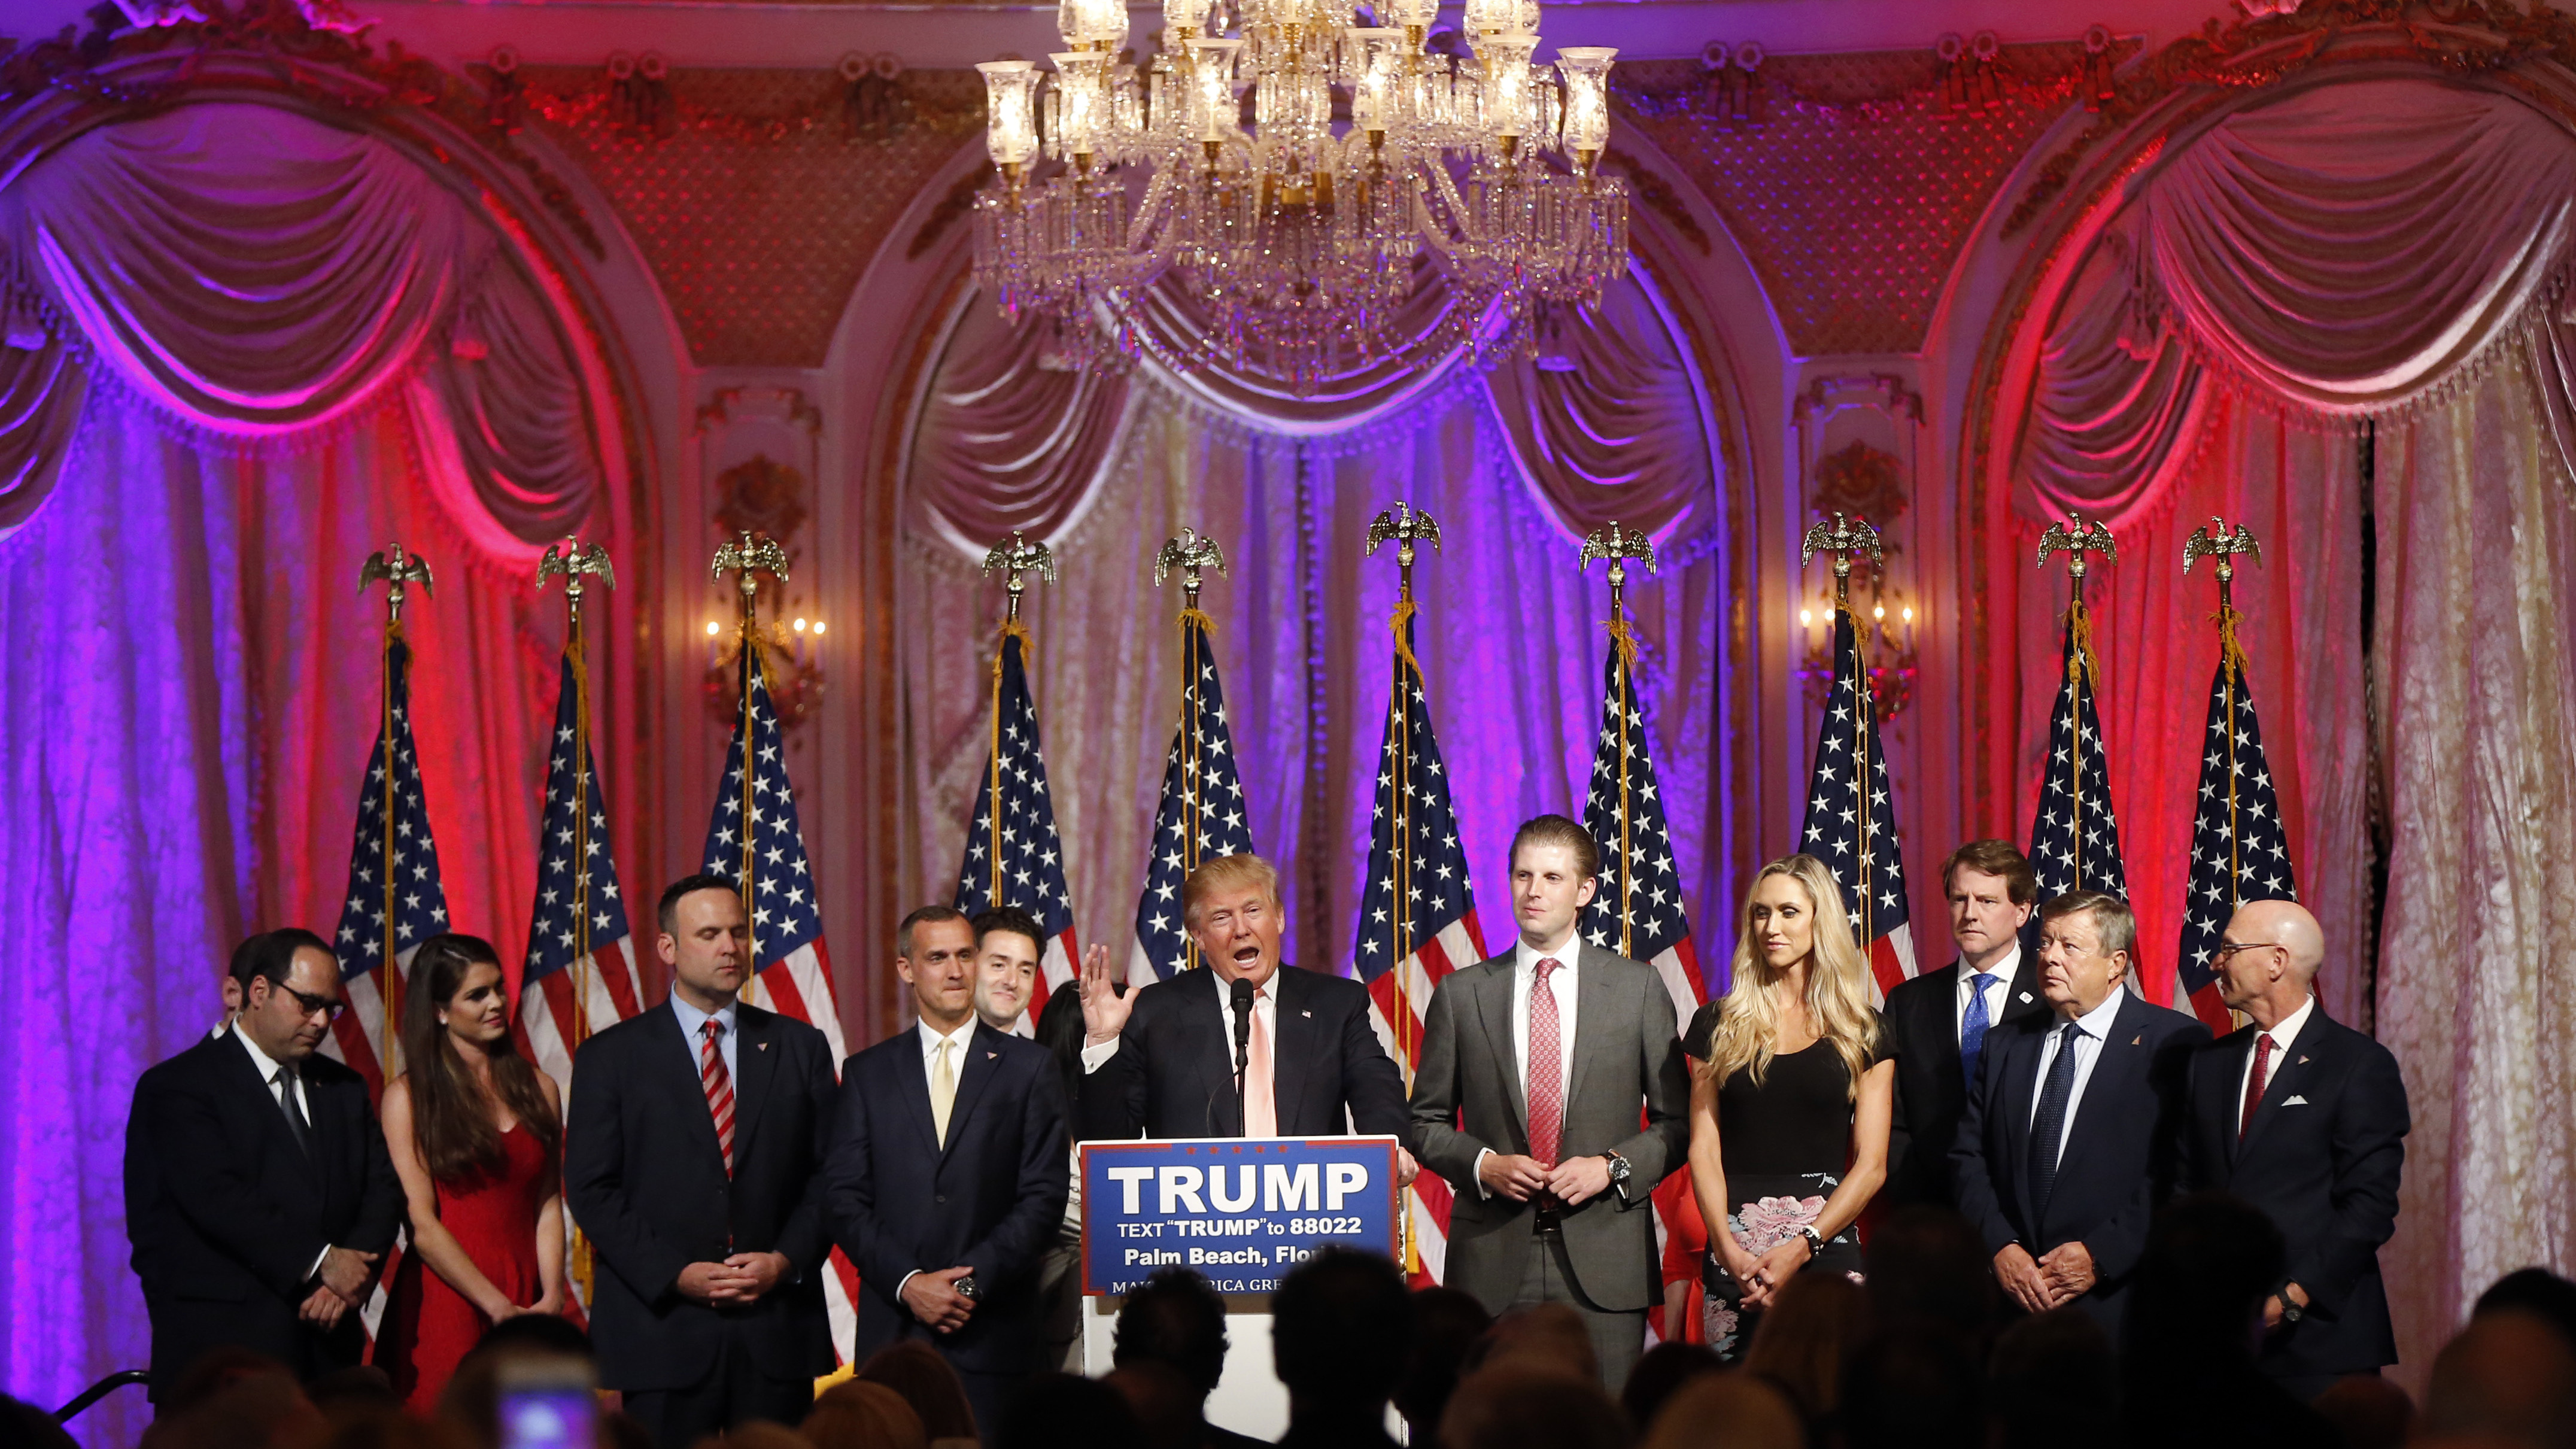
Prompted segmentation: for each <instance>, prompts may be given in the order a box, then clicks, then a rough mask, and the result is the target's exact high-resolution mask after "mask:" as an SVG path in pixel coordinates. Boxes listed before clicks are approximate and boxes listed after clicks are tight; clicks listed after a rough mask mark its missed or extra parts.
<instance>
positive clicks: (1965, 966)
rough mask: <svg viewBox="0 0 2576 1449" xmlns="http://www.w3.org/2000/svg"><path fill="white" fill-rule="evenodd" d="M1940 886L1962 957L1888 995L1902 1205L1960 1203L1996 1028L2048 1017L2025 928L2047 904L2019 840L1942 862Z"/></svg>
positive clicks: (1893, 1171)
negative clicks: (1957, 1161) (1969, 1119)
mask: <svg viewBox="0 0 2576 1449" xmlns="http://www.w3.org/2000/svg"><path fill="white" fill-rule="evenodd" d="M1941 892H1942V894H1943V895H1944V896H1945V897H1947V898H1948V900H1949V903H1950V939H1951V941H1952V942H1953V943H1954V944H1955V945H1957V947H1958V948H1959V959H1958V960H1957V961H1955V962H1953V963H1951V964H1950V965H1947V966H1944V967H1942V968H1941V969H1939V970H1937V971H1926V972H1924V973H1923V974H1922V975H1920V976H1917V977H1915V978H1914V979H1913V980H1911V981H1907V982H1904V983H1902V984H1900V985H1899V986H1898V987H1897V988H1896V989H1895V990H1893V991H1891V992H1889V993H1887V1008H1886V1010H1885V1012H1884V1013H1883V1014H1882V1015H1883V1018H1884V1020H1885V1022H1886V1025H1887V1035H1888V1040H1889V1043H1890V1044H1891V1045H1893V1046H1894V1047H1895V1049H1896V1053H1895V1054H1896V1115H1895V1120H1894V1122H1893V1123H1891V1124H1890V1128H1889V1131H1888V1142H1887V1163H1888V1169H1887V1196H1888V1201H1889V1202H1890V1203H1891V1204H1892V1205H1894V1206H1898V1207H1906V1206H1910V1205H1913V1204H1916V1203H1938V1204H1939V1205H1941V1206H1942V1207H1952V1206H1955V1205H1956V1203H1957V1199H1956V1197H1955V1195H1954V1194H1953V1193H1952V1192H1951V1190H1950V1147H1951V1144H1952V1143H1953V1142H1954V1141H1956V1140H1957V1138H1958V1135H1959V1117H1960V1115H1961V1114H1962V1113H1964V1112H1965V1111H1966V1110H1967V1107H1968V1091H1969V1089H1970V1088H1971V1087H1973V1086H1975V1085H1976V1081H1977V1066H1978V1063H1979V1062H1980V1061H1981V1060H1983V1058H1984V1055H1985V1044H1986V1037H1987V1034H1988V1033H1990V1032H1993V1031H1994V1030H1996V1029H1997V1028H2011V1027H2017V1026H2019V1025H2021V1024H2022V1023H2023V1022H2026V1021H2029V1020H2031V1019H2032V1018H2034V1017H2041V1016H2046V1015H2047V1014H2048V1002H2047V1000H2046V998H2044V997H2042V996H2041V995H2040V994H2039V987H2038V985H2037V984H2036V983H2035V982H2033V981H2032V979H2031V978H2032V977H2034V976H2036V975H2037V974H2038V973H2037V972H2036V971H2035V970H2033V969H2030V967H2029V966H2028V964H2027V963H2026V962H2024V960H2023V959H2022V950H2021V929H2022V926H2023V925H2024V924H2025V923H2027V922H2028V921H2029V920H2030V913H2031V911H2032V910H2033V909H2034V908H2035V906H2036V905H2037V902H2038V900H2039V877H2038V876H2036V875H2034V874H2032V872H2031V868H2030V862H2029V861H2028V860H2025V859H2023V858H2022V853H2021V852H2020V851H2018V850H2016V849H2014V848H2013V845H2012V842H2011V841H2008V840H1972V841H1970V842H1968V843H1967V844H1965V845H1962V846H1960V847H1959V848H1958V849H1957V850H1954V851H1952V852H1950V858H1949V859H1947V860H1945V861H1943V862H1941Z"/></svg>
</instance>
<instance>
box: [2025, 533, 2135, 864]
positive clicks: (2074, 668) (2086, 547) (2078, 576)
mask: <svg viewBox="0 0 2576 1449" xmlns="http://www.w3.org/2000/svg"><path fill="white" fill-rule="evenodd" d="M2066 523H2067V524H2072V525H2074V527H2073V528H2072V529H2071V530H2070V529H2069V528H2068V527H2067V526H2066V524H2057V523H2052V524H2050V525H2049V526H2048V531H2047V532H2045V533H2043V534H2041V535H2040V536H2039V567H2041V568H2046V567H2048V559H2049V555H2051V554H2056V553H2063V554H2065V555H2066V579H2067V586H2068V590H2069V592H2070V594H2071V598H2070V600H2069V602H2068V603H2067V606H2066V635H2067V655H2066V676H2067V689H2068V699H2067V704H2068V707H2069V715H2068V717H2069V719H2070V721H2071V722H2072V728H2074V729H2076V730H2078V731H2081V730H2082V728H2083V720H2084V701H2085V698H2086V696H2088V695H2090V694H2091V693H2092V692H2093V676H2094V674H2095V673H2096V672H2097V671H2098V670H2099V669H2100V665H2099V663H2098V662H2097V661H2096V660H2095V659H2094V657H2093V616H2092V614H2091V612H2090V611H2088V610H2087V609H2086V608H2085V606H2084V576H2085V573H2086V565H2085V561H2084V556H2085V555H2086V554H2088V553H2098V554H2100V555H2102V561H2103V562H2104V563H2118V562H2119V561H2120V547H2119V545H2118V544H2117V543H2116V542H2114V541H2113V540H2112V538H2111V529H2110V526H2109V525H2108V524H2105V523H2103V522H2102V521H2101V520H2099V519H2096V520H2094V522H2093V523H2092V524H2090V525H2089V526H2088V525H2087V524H2086V523H2085V522H2084V519H2083V518H2082V516H2080V515H2078V514H2073V513H2070V514H2068V515H2066ZM2066 755H2067V762H2066V769H2067V777H2066V778H2067V799H2068V801H2069V802H2070V808H2071V809H2072V810H2073V811H2074V812H2075V815H2074V822H2073V824H2072V827H2071V829H2070V831H2069V834H2070V835H2072V837H2073V843H2074V849H2075V888H2076V889H2078V890H2081V889H2083V888H2084V825H2083V820H2084V814H2083V811H2084V741H2083V740H2082V739H2081V738H2078V739H2076V740H2075V741H2074V748H2073V749H2070V750H2068V751H2067V752H2066Z"/></svg>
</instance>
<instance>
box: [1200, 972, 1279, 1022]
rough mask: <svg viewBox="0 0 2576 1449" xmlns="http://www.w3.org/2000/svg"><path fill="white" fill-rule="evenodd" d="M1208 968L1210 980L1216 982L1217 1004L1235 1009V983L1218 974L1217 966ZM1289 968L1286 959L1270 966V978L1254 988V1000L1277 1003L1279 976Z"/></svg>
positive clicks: (1255, 1001) (1230, 1009)
mask: <svg viewBox="0 0 2576 1449" xmlns="http://www.w3.org/2000/svg"><path fill="white" fill-rule="evenodd" d="M1206 970H1207V976H1208V980H1210V981H1213V982H1215V983H1216V1004H1217V1005H1218V1007H1220V1008H1221V1009H1223V1010H1226V1011H1232V1010H1234V983H1233V982H1231V981H1228V980H1226V979H1225V978H1224V977H1222V976H1220V975H1218V974H1217V971H1216V968H1215V967H1213V966H1210V967H1207V968H1206ZM1287 970H1288V963H1286V962H1284V961H1283V962H1281V963H1279V964H1278V965H1276V966H1273V967H1271V968H1270V979H1269V980H1267V981H1264V982H1262V983H1261V984H1260V985H1258V986H1255V987H1253V988H1252V991H1253V1001H1254V1003H1255V1004H1259V1003H1261V1002H1269V1003H1271V1004H1273V1005H1276V1004H1277V1003H1278V1001H1279V978H1280V976H1281V975H1283V974H1285V973H1286V971H1287Z"/></svg>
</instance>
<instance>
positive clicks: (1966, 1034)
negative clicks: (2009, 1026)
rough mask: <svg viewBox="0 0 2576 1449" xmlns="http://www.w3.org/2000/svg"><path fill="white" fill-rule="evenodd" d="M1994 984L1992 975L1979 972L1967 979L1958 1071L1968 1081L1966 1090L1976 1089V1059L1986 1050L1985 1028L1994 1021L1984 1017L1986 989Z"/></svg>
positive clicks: (1960, 1032) (1987, 972) (1960, 1031)
mask: <svg viewBox="0 0 2576 1449" xmlns="http://www.w3.org/2000/svg"><path fill="white" fill-rule="evenodd" d="M1994 984H1995V978H1994V973H1993V972H1990V971H1980V972H1978V973H1977V974H1976V975H1974V976H1971V977H1969V978H1968V985H1969V987H1970V990H1969V992H1968V1014H1967V1015H1966V1016H1965V1017H1963V1018H1962V1019H1961V1020H1960V1022H1959V1071H1960V1072H1961V1073H1962V1074H1963V1075H1965V1076H1966V1077H1967V1079H1968V1090H1969V1091H1971V1092H1973V1091H1975V1090H1976V1089H1977V1058H1979V1057H1980V1056H1983V1055H1984V1054H1985V1050H1986V1028H1987V1027H1990V1026H1992V1025H1994V1019H1993V1018H1992V1017H1990V1016H1988V1015H1986V988H1988V987H1990V986H1992V985H1994Z"/></svg>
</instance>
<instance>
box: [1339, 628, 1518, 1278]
mask: <svg viewBox="0 0 2576 1449" xmlns="http://www.w3.org/2000/svg"><path fill="white" fill-rule="evenodd" d="M1380 758H1381V761H1382V763H1381V765H1380V768H1379V770H1378V775H1377V800H1376V803H1375V804H1374V805H1373V806H1372V807H1371V809H1370V811H1369V859H1368V880H1367V883H1366V885H1365V887H1364V888H1363V889H1362V891H1361V894H1360V921H1359V933H1358V939H1357V940H1356V941H1354V942H1353V944H1352V946H1351V961H1352V965H1353V967H1354V968H1355V974H1356V975H1357V976H1358V977H1359V979H1360V980H1362V981H1364V982H1366V983H1367V984H1368V988H1369V996H1370V998H1371V1000H1372V1002H1373V1007H1372V1011H1371V1015H1372V1016H1373V1017H1374V1018H1375V1024H1376V1026H1377V1031H1378V1038H1379V1040H1380V1041H1381V1042H1383V1043H1384V1044H1385V1046H1386V1050H1387V1055H1388V1056H1390V1057H1393V1058H1394V1059H1395V1061H1396V1063H1397V1065H1399V1066H1401V1067H1402V1068H1403V1069H1404V1078H1405V1081H1406V1083H1407V1084H1408V1085H1410V1084H1411V1082H1412V1080H1413V1069H1414V1067H1415V1065H1416V1064H1417V1063H1418V1062H1419V1061H1420V1060H1421V1056H1422V1013H1423V1010H1424V1008H1426V1007H1427V1006H1429V1005H1430V1002H1431V991H1432V988H1434V987H1436V986H1438V985H1439V984H1440V981H1441V978H1443V977H1445V976H1447V975H1448V974H1449V973H1450V972H1452V971H1455V970H1457V969H1458V968H1460V967H1462V966H1472V965H1474V964H1476V963H1477V962H1478V961H1481V960H1483V959H1485V939H1484V933H1483V932H1481V931H1479V930H1478V929H1477V928H1476V894H1475V889H1474V887H1473V886H1471V885H1470V884H1469V883H1468V879H1467V853H1466V851H1465V850H1464V849H1463V848H1462V847H1461V846H1460V845H1459V843H1458V812H1457V811H1456V810H1455V809H1454V808H1452V807H1451V805H1450V803H1449V776H1448V770H1447V767H1446V766H1444V765H1442V764H1441V762H1440V741H1439V740H1438V739H1437V738H1435V737H1434V736H1433V735H1432V733H1431V707H1430V703H1429V701H1428V700H1426V699H1425V698H1424V697H1423V693H1422V666H1421V662H1420V661H1419V660H1417V659H1415V658H1414V655H1413V621H1412V620H1411V619H1407V620H1405V622H1404V626H1403V630H1402V632H1401V633H1400V634H1399V635H1398V636H1397V644H1396V657H1395V680H1394V685H1393V687H1392V688H1391V689H1390V690H1389V699H1388V703H1387V711H1386V745H1385V748H1384V749H1383V750H1382V751H1381V752H1380ZM1408 1201H1409V1202H1410V1204H1411V1212H1412V1219H1413V1221H1412V1223H1411V1227H1412V1231H1413V1241H1414V1243H1415V1245H1416V1246H1417V1247H1418V1248H1419V1249H1420V1250H1421V1254H1422V1266H1423V1269H1424V1271H1425V1272H1427V1273H1428V1274H1430V1276H1431V1277H1432V1278H1434V1279H1437V1278H1438V1277H1439V1276H1440V1270H1441V1266H1442V1264H1443V1263H1444V1262H1445V1261H1446V1259H1447V1249H1448V1232H1449V1185H1448V1184H1447V1183H1446V1182H1443V1181H1442V1180H1441V1179H1440V1178H1439V1177H1437V1176H1436V1175H1434V1174H1432V1173H1427V1172H1426V1173H1424V1174H1422V1175H1421V1176H1420V1177H1417V1178H1415V1179H1414V1181H1413V1193H1412V1196H1411V1197H1410V1199H1408Z"/></svg>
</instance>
